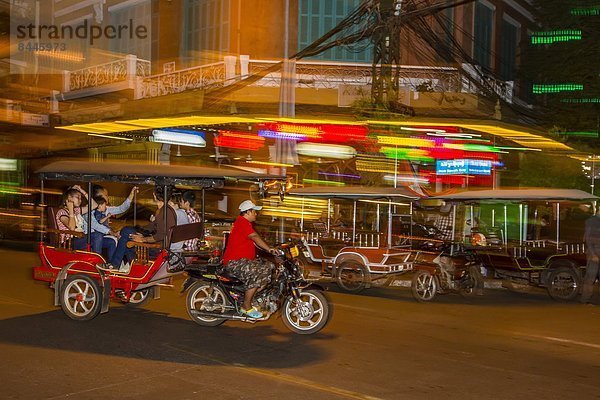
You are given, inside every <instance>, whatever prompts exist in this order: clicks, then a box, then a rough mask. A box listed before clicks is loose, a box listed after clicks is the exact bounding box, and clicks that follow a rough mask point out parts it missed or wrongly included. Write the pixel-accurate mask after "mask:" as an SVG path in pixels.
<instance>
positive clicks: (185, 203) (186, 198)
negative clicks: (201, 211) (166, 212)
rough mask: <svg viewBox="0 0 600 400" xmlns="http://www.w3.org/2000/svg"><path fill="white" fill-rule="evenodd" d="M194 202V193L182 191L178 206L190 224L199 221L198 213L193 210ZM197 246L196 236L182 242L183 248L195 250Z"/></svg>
mask: <svg viewBox="0 0 600 400" xmlns="http://www.w3.org/2000/svg"><path fill="white" fill-rule="evenodd" d="M195 203H196V195H195V194H194V192H192V191H191V190H188V191H185V192H183V194H182V195H181V200H180V201H179V208H181V209H182V210H184V211H185V213H186V214H187V217H188V220H189V222H190V224H193V223H194V222H201V218H200V215H198V213H197V212H196V210H194V204H195ZM197 247H198V238H194V239H190V240H186V241H185V243H184V244H183V248H184V250H187V251H195V250H196V248H197Z"/></svg>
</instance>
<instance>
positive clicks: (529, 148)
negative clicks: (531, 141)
mask: <svg viewBox="0 0 600 400" xmlns="http://www.w3.org/2000/svg"><path fill="white" fill-rule="evenodd" d="M496 148H497V149H500V150H520V151H542V149H536V148H533V147H510V146H496Z"/></svg>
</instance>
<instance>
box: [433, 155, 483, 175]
mask: <svg viewBox="0 0 600 400" xmlns="http://www.w3.org/2000/svg"><path fill="white" fill-rule="evenodd" d="M436 173H437V174H438V175H491V174H492V161H491V160H474V159H470V158H465V159H458V160H437V161H436Z"/></svg>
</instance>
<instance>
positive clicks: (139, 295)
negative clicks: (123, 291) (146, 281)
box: [126, 288, 154, 307]
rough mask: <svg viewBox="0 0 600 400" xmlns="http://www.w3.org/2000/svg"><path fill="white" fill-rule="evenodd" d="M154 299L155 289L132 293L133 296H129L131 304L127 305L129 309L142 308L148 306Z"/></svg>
mask: <svg viewBox="0 0 600 400" xmlns="http://www.w3.org/2000/svg"><path fill="white" fill-rule="evenodd" d="M153 297H154V288H148V289H144V290H138V291H136V292H132V293H131V296H129V302H127V303H126V305H127V306H128V307H142V306H144V305H146V304H148V303H149V302H150V300H152V298H153Z"/></svg>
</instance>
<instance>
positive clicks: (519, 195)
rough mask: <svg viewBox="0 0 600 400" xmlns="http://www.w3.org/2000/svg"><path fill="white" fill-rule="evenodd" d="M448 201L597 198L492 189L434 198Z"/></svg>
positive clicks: (553, 191)
mask: <svg viewBox="0 0 600 400" xmlns="http://www.w3.org/2000/svg"><path fill="white" fill-rule="evenodd" d="M432 199H440V200H448V201H486V200H488V201H528V200H529V201H533V200H541V201H544V200H545V201H553V200H554V201H586V200H588V201H592V200H597V199H598V197H597V196H594V195H593V194H591V193H587V192H584V191H583V190H579V189H492V190H470V191H466V192H459V193H452V194H446V195H443V196H434V197H432Z"/></svg>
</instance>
